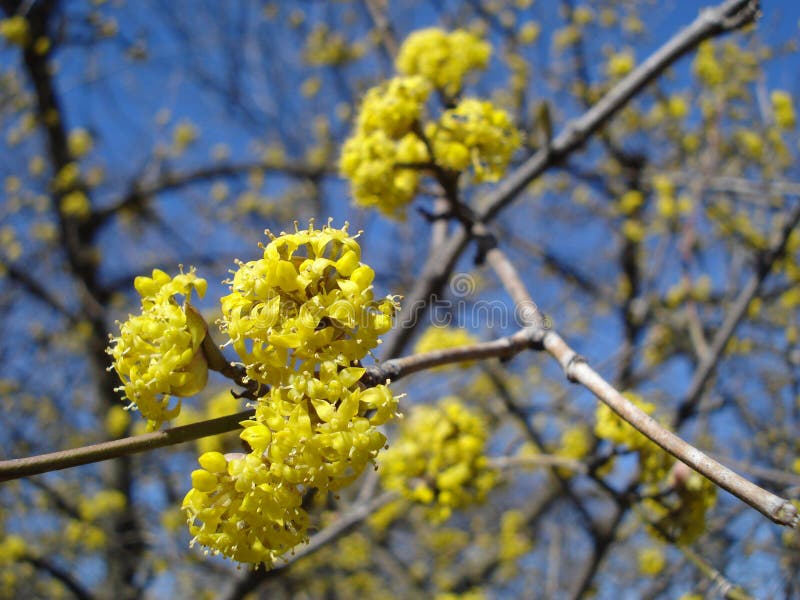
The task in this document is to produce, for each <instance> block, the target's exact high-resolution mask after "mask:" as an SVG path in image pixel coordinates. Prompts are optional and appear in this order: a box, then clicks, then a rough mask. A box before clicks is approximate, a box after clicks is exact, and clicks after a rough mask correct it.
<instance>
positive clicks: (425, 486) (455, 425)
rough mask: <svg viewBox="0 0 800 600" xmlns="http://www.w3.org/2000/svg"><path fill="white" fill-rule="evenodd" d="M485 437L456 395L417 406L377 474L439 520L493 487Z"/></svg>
mask: <svg viewBox="0 0 800 600" xmlns="http://www.w3.org/2000/svg"><path fill="white" fill-rule="evenodd" d="M487 438H488V433H487V431H486V425H485V423H484V422H483V420H482V419H481V418H480V417H479V416H478V415H476V414H475V413H474V412H473V411H471V410H470V409H469V408H467V406H465V405H464V404H463V403H462V402H461V400H460V399H458V398H456V397H454V396H450V397H447V398H444V399H442V400H441V401H440V402H439V404H438V405H437V406H417V407H415V408H414V410H413V412H412V413H411V416H410V417H409V418H408V419H407V420H406V421H405V422H403V424H402V426H401V431H400V438H399V440H398V441H397V442H395V443H394V444H393V445H392V446H391V447H390V448H389V450H387V451H386V452H384V453H383V454H382V455H381V456H380V457H379V464H380V469H379V474H380V476H381V479H382V480H383V483H384V486H385V487H386V488H387V489H390V490H395V491H397V492H400V493H401V494H402V495H403V496H404V497H406V498H407V499H409V500H412V501H414V502H419V503H422V504H426V505H429V510H428V516H429V517H430V518H431V519H432V520H433V521H443V520H446V519H447V518H449V516H450V514H451V513H452V510H453V509H455V508H462V507H465V506H468V505H470V504H474V503H476V502H482V501H483V500H484V499H485V497H486V495H487V494H488V493H489V491H490V490H491V489H492V488H493V487H494V486H495V484H496V482H497V474H496V472H495V471H494V470H493V469H491V468H490V467H489V465H488V461H487V458H486V456H485V454H484V452H485V448H486V440H487Z"/></svg>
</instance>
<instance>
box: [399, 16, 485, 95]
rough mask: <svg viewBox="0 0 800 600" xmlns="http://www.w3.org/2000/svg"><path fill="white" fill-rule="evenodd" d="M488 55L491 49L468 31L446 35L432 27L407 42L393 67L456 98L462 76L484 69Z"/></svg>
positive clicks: (407, 39)
mask: <svg viewBox="0 0 800 600" xmlns="http://www.w3.org/2000/svg"><path fill="white" fill-rule="evenodd" d="M491 55H492V47H491V45H489V43H488V42H485V41H483V40H482V39H480V38H478V37H476V36H475V35H473V34H471V33H470V32H468V31H465V30H463V29H457V30H455V31H453V32H451V33H447V32H446V31H444V30H442V29H439V28H436V27H431V28H428V29H420V30H419V31H415V32H414V33H412V34H411V35H409V36H408V37H407V38H406V40H405V41H404V42H403V45H402V46H401V47H400V51H399V52H398V54H397V61H396V63H395V66H396V67H397V70H398V72H400V73H403V74H404V75H422V76H423V77H425V79H427V80H428V81H430V82H431V83H432V84H433V85H434V86H435V87H436V88H437V89H439V90H442V91H443V92H444V93H445V94H446V95H448V96H455V95H457V94H458V93H459V92H460V91H461V86H462V85H463V83H464V77H465V75H467V73H469V72H470V71H475V70H478V69H485V68H486V66H487V65H488V64H489V57H490V56H491Z"/></svg>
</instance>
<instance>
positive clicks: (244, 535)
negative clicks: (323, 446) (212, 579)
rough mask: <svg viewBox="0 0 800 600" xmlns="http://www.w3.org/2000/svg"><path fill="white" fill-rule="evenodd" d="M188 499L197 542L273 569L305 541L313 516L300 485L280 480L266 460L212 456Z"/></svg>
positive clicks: (204, 457)
mask: <svg viewBox="0 0 800 600" xmlns="http://www.w3.org/2000/svg"><path fill="white" fill-rule="evenodd" d="M198 462H199V463H200V466H201V467H202V469H198V470H196V471H194V472H193V473H192V489H191V490H189V492H188V493H187V494H186V497H185V498H184V499H183V505H182V508H183V510H184V511H185V512H186V514H187V517H188V522H189V530H190V532H191V533H192V535H193V536H194V539H193V540H192V543H193V544H194V543H197V542H199V543H200V544H201V545H203V546H206V547H208V548H210V549H211V551H212V552H213V553H214V554H222V555H223V556H226V557H228V558H232V559H233V560H237V561H239V562H244V563H254V564H258V563H262V562H263V563H265V564H266V565H267V566H268V567H269V566H272V563H273V561H274V560H275V558H277V557H278V556H280V555H281V554H283V553H285V552H288V551H289V550H291V549H292V548H293V547H295V546H296V545H297V544H299V543H300V542H302V541H303V540H304V539H305V537H306V529H307V528H308V515H307V514H306V511H305V510H304V509H303V508H302V506H301V504H302V501H303V497H302V494H301V492H300V490H298V488H297V486H294V485H290V484H288V483H287V482H285V481H283V480H282V479H280V478H279V477H276V476H275V475H274V474H273V473H272V472H271V471H270V469H269V465H268V464H266V463H265V462H264V461H263V460H262V459H261V458H259V457H257V456H255V455H253V454H248V455H245V456H242V457H231V458H230V459H228V458H227V457H226V456H224V455H222V454H220V453H219V452H208V453H206V454H203V455H202V456H200V458H199V460H198Z"/></svg>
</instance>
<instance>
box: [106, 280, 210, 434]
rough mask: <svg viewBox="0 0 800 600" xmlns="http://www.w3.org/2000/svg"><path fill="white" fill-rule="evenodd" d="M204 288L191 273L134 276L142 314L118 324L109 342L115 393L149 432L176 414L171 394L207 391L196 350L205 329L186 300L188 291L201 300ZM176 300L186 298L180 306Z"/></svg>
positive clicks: (200, 354)
mask: <svg viewBox="0 0 800 600" xmlns="http://www.w3.org/2000/svg"><path fill="white" fill-rule="evenodd" d="M206 285H207V284H206V281H205V279H201V278H199V277H197V276H196V275H195V274H194V272H193V271H191V272H189V273H181V274H179V275H176V276H175V277H174V278H171V277H170V276H169V275H167V274H166V273H165V272H164V271H161V270H159V269H155V270H153V276H152V277H137V278H136V281H135V282H134V286H135V287H136V291H137V292H139V295H140V296H141V303H142V312H141V314H139V315H135V316H134V315H131V316H130V317H129V318H128V320H127V321H125V322H124V323H121V324H120V335H119V337H116V338H112V339H111V347H110V348H109V350H108V353H109V354H111V356H112V357H113V358H114V364H113V367H114V369H115V370H116V371H117V374H118V375H119V377H120V379H121V380H122V383H123V385H122V387H121V388H119V389H120V390H122V391H124V393H125V397H126V398H127V399H128V400H129V401H130V402H131V404H132V405H134V406H135V407H137V408H138V409H139V411H140V412H141V413H142V416H143V417H145V418H146V419H147V420H148V427H149V428H151V429H152V428H155V427H158V426H159V425H160V424H161V423H162V422H163V421H168V420H170V419H172V418H174V417H175V416H176V415H177V414H178V413H179V412H180V402H179V403H178V404H177V405H176V406H174V407H170V405H169V404H170V402H169V401H170V396H169V395H170V394H172V395H175V396H191V395H193V394H196V393H197V392H199V391H200V390H202V389H203V387H205V384H206V379H207V377H208V367H207V365H206V359H205V356H204V354H203V352H202V350H201V348H200V345H201V344H202V342H203V339H204V338H205V336H206V324H205V322H204V321H203V319H202V317H201V316H200V315H199V313H197V312H196V311H195V310H194V309H193V308H192V307H191V304H190V303H189V297H190V295H191V292H192V290H195V291H196V292H197V294H198V295H199V296H200V297H202V296H203V295H204V294H205V290H206ZM176 296H183V297H184V301H183V304H179V303H178V301H177V300H176Z"/></svg>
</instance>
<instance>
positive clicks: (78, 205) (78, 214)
mask: <svg viewBox="0 0 800 600" xmlns="http://www.w3.org/2000/svg"><path fill="white" fill-rule="evenodd" d="M60 208H61V212H62V213H64V214H65V215H67V216H69V217H75V218H78V219H85V218H86V217H88V216H89V215H90V214H91V212H92V207H91V204H90V203H89V198H88V197H87V196H86V194H85V193H83V192H82V191H80V190H75V191H73V192H70V193H68V194H65V195H64V196H63V197H62V198H61V203H60Z"/></svg>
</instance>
